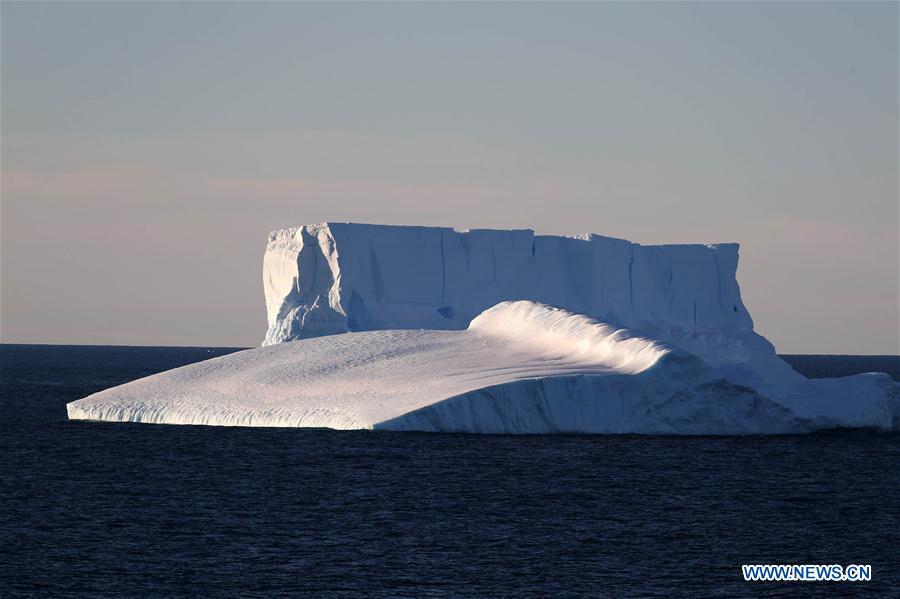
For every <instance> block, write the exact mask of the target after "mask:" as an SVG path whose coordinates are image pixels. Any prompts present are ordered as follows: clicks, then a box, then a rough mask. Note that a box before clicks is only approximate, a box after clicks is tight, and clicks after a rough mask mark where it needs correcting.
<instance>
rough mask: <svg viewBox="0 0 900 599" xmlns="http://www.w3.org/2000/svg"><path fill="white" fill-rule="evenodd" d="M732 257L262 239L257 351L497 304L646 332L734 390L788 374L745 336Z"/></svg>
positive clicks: (723, 250) (323, 232)
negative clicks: (535, 306)
mask: <svg viewBox="0 0 900 599" xmlns="http://www.w3.org/2000/svg"><path fill="white" fill-rule="evenodd" d="M737 265H738V246H737V244H731V243H728V244H718V245H700V244H696V245H694V244H690V245H646V246H645V245H640V244H637V243H631V242H629V241H625V240H622V239H615V238H611V237H603V236H601V235H587V236H579V237H559V236H550V235H535V234H534V232H533V231H531V230H513V231H500V230H471V231H455V230H453V229H450V228H443V227H404V226H383V225H365V224H354V223H323V224H318V225H307V226H303V227H296V228H290V229H282V230H279V231H274V232H272V233H271V234H270V235H269V242H268V246H267V248H266V253H265V257H264V268H263V281H264V287H265V295H266V306H267V311H268V324H269V328H268V331H267V333H266V336H265V340H264V342H263V345H272V344H276V343H281V342H284V341H292V340H297V339H303V338H308V337H317V336H322V335H331V334H338V333H344V332H348V331H367V330H380V329H464V328H466V327H467V326H468V325H469V322H470V321H471V320H472V319H473V318H474V317H475V316H477V315H478V314H479V313H481V312H482V311H483V310H485V309H486V308H488V307H490V306H493V305H494V304H496V303H498V302H501V301H505V300H520V299H527V300H533V301H537V302H543V303H545V304H550V305H553V306H558V307H561V308H565V309H567V310H571V311H572V312H576V313H580V314H585V315H588V316H591V317H594V318H596V319H598V320H600V321H602V322H608V323H613V324H615V325H617V326H621V327H628V328H633V329H638V330H643V331H648V332H651V333H653V334H654V335H655V336H657V337H658V338H661V339H663V340H665V341H667V342H671V343H674V344H677V345H680V346H683V347H684V348H685V349H687V350H689V351H691V352H692V353H697V354H699V355H701V356H702V357H703V358H704V359H706V360H707V361H708V362H709V363H710V364H711V365H713V366H716V367H719V368H720V369H722V370H723V371H725V372H729V373H731V374H732V375H733V377H732V378H736V379H739V380H752V379H757V378H765V379H766V380H772V379H773V378H775V379H778V380H786V379H790V378H792V377H794V376H795V373H793V371H792V370H791V369H790V368H789V367H788V366H787V365H786V364H784V363H783V362H782V361H781V360H779V359H778V358H777V357H776V356H775V352H774V348H773V347H772V346H771V344H769V343H768V342H767V341H766V340H765V339H763V338H762V337H760V336H758V335H756V334H755V333H754V332H753V321H752V319H751V318H750V314H749V313H748V312H747V309H746V308H745V307H744V304H743V303H742V302H741V295H740V289H739V287H738V283H737V279H736V277H735V273H736V270H737Z"/></svg>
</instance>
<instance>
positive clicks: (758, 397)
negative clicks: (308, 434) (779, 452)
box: [68, 301, 900, 434]
mask: <svg viewBox="0 0 900 599" xmlns="http://www.w3.org/2000/svg"><path fill="white" fill-rule="evenodd" d="M729 378H730V379H731V381H729V380H726V378H725V376H724V375H723V374H722V373H720V372H719V371H718V370H716V369H714V368H712V367H710V366H708V365H707V364H706V362H704V361H703V360H701V359H700V358H698V357H696V356H694V355H692V354H689V353H687V352H686V351H684V350H682V349H677V348H675V347H673V346H669V345H666V344H664V343H661V342H659V341H656V340H653V339H650V338H647V337H642V336H641V335H639V334H638V333H636V332H633V331H628V330H624V329H617V328H615V327H612V326H609V325H606V324H602V323H600V322H597V321H595V320H592V319H590V318H588V317H586V316H582V315H577V314H573V313H570V312H567V311H564V310H561V309H558V308H552V307H549V306H546V305H543V304H538V303H534V302H528V301H518V302H503V303H500V304H498V305H497V306H495V307H493V308H490V309H488V310H486V311H485V312H484V313H482V314H481V315H480V316H478V317H477V318H475V319H474V320H473V321H472V323H471V324H470V326H469V327H468V329H466V330H462V331H424V330H419V331H416V330H402V331H396V330H388V331H369V332H360V333H348V334H342V335H332V336H327V337H318V338H313V339H304V340H301V341H296V342H289V343H282V344H278V345H272V346H268V347H262V348H258V349H251V350H247V351H242V352H237V353H233V354H229V355H227V356H223V357H220V358H215V359H212V360H209V361H206V362H201V363H197V364H192V365H189V366H185V367H182V368H177V369H175V370H171V371H168V372H164V373H160V374H157V375H154V376H151V377H147V378H144V379H140V380H137V381H133V382H131V383H128V384H125V385H121V386H119V387H114V388H112V389H107V390H105V391H101V392H99V393H96V394H94V395H91V396H89V397H87V398H85V399H82V400H79V401H76V402H73V403H70V404H69V405H68V413H69V418H72V419H90V420H110V421H134V422H155V423H168V424H209V425H223V426H293V427H330V428H337V429H360V428H375V429H388V430H421V431H460V432H481V433H548V432H589V433H646V434H749V433H788V432H804V431H809V430H815V429H819V428H834V427H843V426H851V427H873V428H881V429H891V428H896V427H897V421H898V413H900V410H898V403H900V397H898V386H897V385H896V384H894V383H893V382H891V381H890V379H889V377H887V375H875V374H873V375H858V376H855V377H847V378H845V379H834V380H817V381H810V380H807V379H804V378H802V377H799V378H798V379H797V380H792V381H791V382H781V383H778V384H770V385H768V386H767V387H765V388H762V387H759V386H757V388H756V389H754V388H751V387H750V386H748V385H747V384H746V383H745V382H744V381H735V380H734V379H735V376H734V375H733V374H732V375H729Z"/></svg>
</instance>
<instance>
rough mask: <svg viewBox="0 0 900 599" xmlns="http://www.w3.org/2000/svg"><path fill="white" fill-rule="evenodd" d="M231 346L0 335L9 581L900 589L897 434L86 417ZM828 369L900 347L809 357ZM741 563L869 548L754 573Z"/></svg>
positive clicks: (541, 590)
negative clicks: (723, 434) (342, 426)
mask: <svg viewBox="0 0 900 599" xmlns="http://www.w3.org/2000/svg"><path fill="white" fill-rule="evenodd" d="M228 351H230V350H227V349H212V350H210V349H197V348H123V347H84V346H82V347H65V346H10V345H4V346H0V383H2V390H0V396H2V404H0V485H2V486H0V492H2V494H0V596H4V597H5V596H11V595H12V596H15V595H36V596H48V595H49V596H67V595H85V596H92V597H94V596H110V597H113V596H115V597H118V596H132V597H134V596H142V597H143V596H172V595H182V596H197V595H201V596H232V597H233V596H239V595H240V596H273V595H285V594H319V595H323V596H329V597H332V596H360V595H382V596H416V597H423V596H445V595H450V596H584V595H586V596H641V597H648V596H658V597H672V596H690V597H700V596H721V597H734V596H746V595H754V596H755V595H766V596H783V595H785V594H791V595H795V594H796V595H806V596H821V595H823V594H829V595H836V596H847V595H850V594H857V593H862V594H866V595H871V596H878V597H885V596H898V595H900V499H898V498H900V435H897V434H883V433H882V434H879V433H870V432H839V433H827V434H817V435H809V436H786V437H743V438H734V437H732V438H671V437H634V436H628V437H599V436H519V437H515V436H474V435H441V434H416V433H387V432H336V431H328V430H309V429H295V430H290V429H241V428H211V427H184V426H164V425H138V424H111V423H89V422H69V421H67V420H66V412H65V404H66V403H67V402H69V401H72V400H75V399H78V398H80V397H83V396H85V395H88V394H89V393H92V392H94V391H97V390H99V389H103V388H106V387H109V386H111V385H116V384H119V383H122V382H125V381H128V380H131V379H134V378H137V377H140V376H145V375H148V374H150V373H153V372H157V371H161V370H165V369H168V368H172V367H174V366H178V365H181V364H186V363H189V362H194V361H197V360H202V359H206V358H209V357H212V356H217V355H222V354H224V353H227V352H228ZM791 361H792V363H794V364H795V367H797V368H798V369H801V370H803V371H804V372H806V373H809V374H812V375H816V376H822V375H828V374H848V373H851V372H858V371H865V370H873V369H876V370H892V371H893V373H894V375H895V377H900V358H897V357H888V358H877V357H876V358H871V357H846V356H843V357H830V356H829V357H816V356H801V357H792V358H791ZM742 563H826V564H831V563H838V564H848V563H864V564H865V563H868V564H872V567H873V575H874V580H873V581H872V582H870V583H779V584H775V583H766V584H762V583H745V582H743V580H742V577H741V571H740V565H741V564H742Z"/></svg>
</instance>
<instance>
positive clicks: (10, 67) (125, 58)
mask: <svg viewBox="0 0 900 599" xmlns="http://www.w3.org/2000/svg"><path fill="white" fill-rule="evenodd" d="M0 6H2V8H0V27H2V38H0V44H2V57H0V61H2V81H0V101H2V106H0V128H2V131H0V133H2V135H0V146H2V148H0V149H2V152H0V154H2V157H0V158H2V178H0V268H2V270H0V274H2V277H0V283H2V286H0V339H2V341H3V342H6V343H73V344H125V345H206V346H252V345H258V344H259V342H260V341H261V340H262V338H263V335H264V333H265V329H266V319H265V304H264V298H263V291H262V253H263V251H264V249H265V242H266V235H267V233H268V231H269V230H271V229H277V228H282V227H287V226H292V225H298V224H306V223H315V222H321V221H326V220H331V221H354V222H374V223H389V224H421V225H441V226H453V227H457V228H502V229H506V228H530V229H534V230H535V231H536V232H538V233H546V234H570V233H599V234H603V235H609V236H615V237H622V238H626V239H630V240H632V241H638V242H641V243H647V244H652V243H678V242H704V243H706V242H709V243H713V242H726V241H737V242H739V243H740V244H741V263H740V266H739V269H738V279H739V281H740V283H741V286H742V291H743V297H744V303H745V304H746V305H747V307H748V309H749V310H750V313H751V314H752V315H753V317H754V321H755V325H756V330H757V331H758V332H760V333H761V334H763V335H765V336H766V337H768V338H769V339H770V340H771V341H772V342H773V343H775V345H776V347H777V349H778V350H779V351H780V352H783V353H847V354H856V353H859V354H898V353H900V290H898V287H900V282H898V276H900V264H898V261H900V239H898V230H900V215H898V202H900V200H898V197H900V192H898V185H900V183H898V164H900V157H898V135H900V117H898V111H900V98H898V95H900V92H898V71H900V67H898V60H900V59H898V56H900V48H898V27H897V23H898V4H897V3H895V2H881V3H875V2H848V3H841V2H822V3H819V2H796V3H774V2H746V3H743V2H741V3H737V2H735V3H732V2H717V3H712V2H707V3H687V2H683V3H654V2H641V3H612V2H610V3H527V4H519V3H481V4H475V3H365V4H357V3H330V4H324V3H321V4H320V3H257V2H253V3H251V2H243V3H242V2H235V3H168V2H161V3H86V2H77V3H50V2H42V3H18V2H7V1H4V2H3V3H2V5H0Z"/></svg>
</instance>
